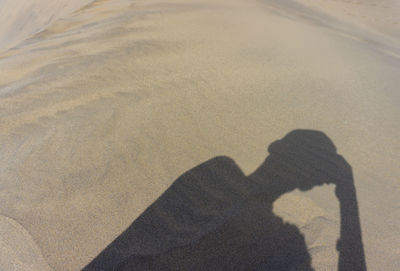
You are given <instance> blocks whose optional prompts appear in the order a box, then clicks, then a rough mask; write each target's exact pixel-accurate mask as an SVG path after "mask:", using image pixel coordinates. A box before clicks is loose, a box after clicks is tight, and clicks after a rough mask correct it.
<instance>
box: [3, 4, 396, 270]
mask: <svg viewBox="0 0 400 271" xmlns="http://www.w3.org/2000/svg"><path fill="white" fill-rule="evenodd" d="M42 2H43V1H42ZM58 2H60V3H61V1H58ZM317 2H318V1H317V0H315V1H314V0H304V1H303V0H302V1H299V2H293V1H289V0H286V1H272V0H266V1H253V0H250V1H241V0H231V1H221V0H213V1H211V0H202V1H199V0H186V1H179V0H171V1H156V0H150V1H147V0H146V1H144V0H139V1H128V0H98V1H94V2H93V3H91V4H88V5H86V6H82V7H79V8H78V7H76V8H77V9H76V10H75V11H72V10H71V11H68V12H65V14H63V16H60V17H59V18H58V19H57V20H54V21H52V22H51V23H49V24H45V25H44V26H43V29H40V30H39V32H38V33H36V32H35V31H33V30H30V31H31V32H29V31H28V32H29V33H30V34H29V35H27V36H25V37H23V38H21V37H20V38H19V39H18V40H19V42H18V43H17V44H15V45H13V47H12V48H10V49H6V47H3V48H4V49H3V50H2V51H1V53H0V214H1V217H0V231H1V233H2V234H0V236H1V237H0V266H4V267H5V269H6V270H48V269H54V270H80V269H82V268H83V267H85V266H86V265H87V264H89V263H90V262H91V261H92V260H93V259H94V258H95V257H96V256H98V255H99V254H100V253H101V251H103V250H104V249H105V248H106V247H107V246H108V245H109V244H110V243H111V242H112V241H113V240H115V239H116V238H117V237H118V236H119V235H120V234H121V233H122V232H123V231H124V230H125V229H127V228H128V227H129V226H130V225H131V223H132V222H134V221H135V220H136V219H137V218H138V217H139V216H140V215H141V214H142V213H143V212H144V211H145V210H146V208H147V207H149V206H150V205H151V204H152V203H153V202H155V201H156V200H157V199H158V198H159V197H160V195H161V194H162V193H163V192H164V191H166V189H167V188H168V187H169V186H170V185H171V184H173V183H174V181H175V180H176V179H177V178H178V177H179V176H181V175H182V174H183V173H184V172H186V171H188V170H190V169H192V168H194V167H196V166H197V165H199V164H201V163H203V162H204V161H207V160H209V159H212V158H214V157H217V156H221V155H224V156H227V157H230V159H232V160H234V161H235V163H236V164H237V166H238V168H240V170H241V171H242V172H243V174H244V175H247V176H248V175H249V174H251V173H252V172H253V171H254V170H255V169H256V168H257V167H258V166H259V165H260V164H261V163H262V162H263V161H264V159H265V158H266V157H267V156H268V154H269V153H268V146H269V145H270V144H271V143H272V142H274V141H276V140H278V139H281V138H282V137H284V136H285V135H286V134H287V133H289V132H290V131H293V130H295V129H299V128H302V129H313V130H318V131H322V132H324V133H325V134H326V135H327V136H328V137H329V138H330V139H331V140H332V142H333V143H334V144H335V146H336V148H337V152H338V153H339V154H341V155H342V156H343V157H344V158H345V159H346V161H347V162H348V163H349V164H350V165H351V167H352V170H353V174H354V183H355V187H356V192H357V197H358V208H359V212H360V221H361V230H362V231H361V232H362V240H363V246H364V250H365V259H366V263H367V267H368V269H369V270H397V269H399V266H400V256H399V248H398V244H399V243H400V228H399V225H400V205H399V200H398V199H399V198H400V182H399V179H400V178H399V177H400V169H399V166H398V164H399V160H400V141H399V137H400V112H399V111H400V107H399V104H400V92H399V88H398V86H399V84H400V47H398V45H397V44H398V40H397V36H396V35H395V34H393V33H395V32H396V31H397V30H398V28H395V27H394V28H393V29H394V30H393V29H392V30H390V31H387V32H385V31H383V32H382V31H380V29H381V26H375V25H372V23H370V21H368V23H364V21H363V20H358V19H357V20H356V22H355V21H352V20H347V19H348V18H347V17H346V16H347V15H346V16H341V14H342V13H340V12H341V11H338V10H339V9H336V8H329V7H324V8H321V7H319V8H318V5H317V4H315V3H317ZM370 2H372V1H370ZM386 2H388V3H389V4H388V5H390V2H389V1H386ZM386 2H385V3H386ZM310 3H314V4H313V6H310ZM303 4H304V5H303ZM354 4H356V3H354ZM332 5H333V4H332ZM337 5H340V3H338V4H337ZM360 5H361V4H360ZM377 5H378V4H377ZM3 7H4V6H1V4H0V9H2V8H3ZM363 7H364V6H363ZM16 8H17V6H16ZM374 9H375V8H374V6H372V5H371V6H370V10H372V11H370V12H371V13H374V12H375V11H374ZM49 10H50V9H49ZM393 10H394V8H393V9H391V11H390V14H393V12H395V11H393ZM46 12H47V11H46ZM375 13H376V12H375ZM375 13H374V14H375ZM0 14H4V10H1V11H0ZM49 14H50V13H46V14H42V15H41V16H45V17H46V16H47V17H51V16H49ZM379 14H384V12H383V13H379ZM396 14H398V13H396ZM339 15H340V16H339ZM15 16H17V15H15ZM366 16H368V15H366ZM371 16H372V15H371ZM374 16H375V15H374ZM377 16H378V15H377ZM379 16H381V15H379ZM393 16H394V15H393ZM399 17H400V16H399ZM368 20H369V19H368ZM396 29H397V30H396ZM32 31H33V32H32ZM1 33H2V34H3V35H6V34H4V33H5V32H0V34H1ZM382 33H383V34H382ZM396 33H397V32H396ZM4 37H5V36H2V38H4ZM334 190H335V188H334V186H333V185H324V186H319V187H315V188H313V189H312V190H311V191H308V192H301V191H293V192H291V193H286V194H285V195H283V196H281V197H280V198H279V199H278V200H277V201H275V202H274V206H273V210H274V212H275V214H276V215H277V216H279V217H281V218H282V219H283V221H285V222H287V223H291V224H292V225H295V226H296V227H297V228H298V229H299V231H300V232H301V234H303V235H304V238H305V242H306V245H307V248H308V253H309V254H310V256H311V260H312V266H313V267H314V268H315V269H316V270H336V269H337V263H338V253H337V251H336V241H337V239H338V238H339V235H340V233H339V229H340V213H339V203H338V200H337V199H336V197H335V192H334Z"/></svg>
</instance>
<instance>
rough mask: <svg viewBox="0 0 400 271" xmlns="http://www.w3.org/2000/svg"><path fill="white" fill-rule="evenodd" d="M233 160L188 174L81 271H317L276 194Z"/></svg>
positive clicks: (210, 163) (223, 159) (207, 164)
mask: <svg viewBox="0 0 400 271" xmlns="http://www.w3.org/2000/svg"><path fill="white" fill-rule="evenodd" d="M268 187H269V186H268V180H266V181H265V183H263V184H260V183H257V182H253V181H252V180H251V178H250V177H246V176H245V175H244V174H243V172H242V171H241V170H240V168H239V167H238V166H237V165H236V164H235V162H234V161H233V160H232V159H230V158H228V157H216V158H213V159H211V160H209V161H207V162H205V163H203V164H201V165H199V166H197V167H195V168H193V169H191V170H190V171H188V172H186V173H185V174H183V175H182V176H181V177H179V178H178V179H177V180H176V181H175V182H174V183H173V184H172V185H171V187H170V188H169V189H168V190H167V191H166V192H165V193H164V194H163V195H162V196H161V197H160V198H159V199H158V200H157V201H156V202H154V203H153V204H152V205H151V206H150V207H149V208H148V209H147V210H146V211H145V212H144V213H143V214H142V215H141V216H140V217H139V218H137V219H136V220H135V221H134V222H133V223H132V225H131V226H130V227H129V228H128V229H127V230H126V231H125V232H124V233H122V234H121V235H120V236H119V237H118V238H117V239H116V240H115V241H113V242H112V243H111V244H110V245H109V246H108V247H107V248H106V249H105V250H104V251H103V252H102V253H100V254H99V255H98V256H97V257H96V258H95V259H94V260H93V261H92V262H91V263H90V264H89V265H88V266H86V268H85V269H84V270H312V268H311V257H310V255H309V254H308V251H307V247H306V245H305V241H304V237H303V235H302V234H301V233H300V231H299V230H298V229H297V227H296V226H294V225H291V224H288V223H284V222H283V221H282V219H281V218H279V217H277V216H275V215H274V213H273V212H272V206H273V202H274V201H275V200H276V199H277V198H278V197H279V196H280V195H279V193H275V192H273V191H269V189H268Z"/></svg>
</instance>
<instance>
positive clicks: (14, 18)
mask: <svg viewBox="0 0 400 271" xmlns="http://www.w3.org/2000/svg"><path fill="white" fill-rule="evenodd" d="M92 1H93V0H73V1H71V0H52V1H48V0H30V1H23V0H1V1H0V51H4V50H5V49H8V48H10V47H12V46H14V45H17V44H18V43H19V42H21V41H23V40H25V39H27V38H29V37H30V36H32V35H34V34H36V33H37V32H40V31H42V30H44V29H45V28H46V27H47V26H49V25H50V24H51V23H53V22H55V21H56V20H58V19H60V18H62V17H65V16H68V15H69V14H70V13H71V12H73V11H75V10H77V9H79V8H80V7H83V6H85V5H86V4H88V3H90V2H92Z"/></svg>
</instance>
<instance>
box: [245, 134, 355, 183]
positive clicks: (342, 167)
mask: <svg viewBox="0 0 400 271" xmlns="http://www.w3.org/2000/svg"><path fill="white" fill-rule="evenodd" d="M268 151H269V153H270V155H269V156H268V157H267V158H266V159H265V161H264V162H263V164H262V165H261V166H260V167H259V168H258V169H257V170H256V171H255V172H254V173H253V174H252V175H253V176H256V177H257V179H258V180H259V181H261V180H262V179H264V178H270V179H273V180H275V181H279V182H280V183H281V184H284V185H285V188H286V189H285V190H287V191H290V190H294V189H300V190H302V191H306V190H309V189H311V188H313V187H314V186H319V185H323V184H336V185H337V184H340V183H341V182H346V180H347V181H348V180H349V178H350V179H351V178H352V173H351V167H350V165H349V164H348V163H347V162H346V161H345V160H344V158H343V157H342V156H341V155H339V154H338V153H337V152H336V147H335V145H334V144H333V142H332V140H331V139H330V138H329V137H328V136H327V135H325V134H324V133H323V132H320V131H314V130H294V131H291V132H290V133H288V134H287V135H286V136H285V137H283V138H282V139H280V140H277V141H275V142H273V143H271V145H270V146H269V147H268Z"/></svg>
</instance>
